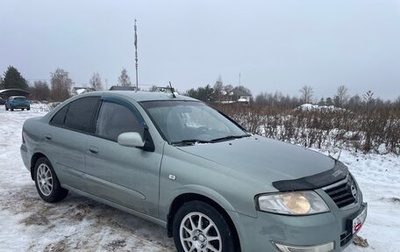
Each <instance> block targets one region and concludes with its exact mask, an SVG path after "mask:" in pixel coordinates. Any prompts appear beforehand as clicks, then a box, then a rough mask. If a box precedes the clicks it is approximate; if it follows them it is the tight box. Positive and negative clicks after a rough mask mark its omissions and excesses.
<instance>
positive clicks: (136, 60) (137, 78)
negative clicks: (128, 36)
mask: <svg viewBox="0 0 400 252" xmlns="http://www.w3.org/2000/svg"><path fill="white" fill-rule="evenodd" d="M135 62H136V90H139V74H138V53H137V27H136V19H135Z"/></svg>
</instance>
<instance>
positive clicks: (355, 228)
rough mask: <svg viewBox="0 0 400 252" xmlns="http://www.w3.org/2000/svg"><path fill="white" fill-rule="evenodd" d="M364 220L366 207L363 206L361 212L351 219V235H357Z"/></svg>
mask: <svg viewBox="0 0 400 252" xmlns="http://www.w3.org/2000/svg"><path fill="white" fill-rule="evenodd" d="M366 218H367V207H366V206H365V208H364V210H362V212H361V213H360V214H359V215H357V216H356V217H355V218H354V219H353V229H352V230H353V234H355V233H357V232H358V231H359V230H360V229H361V227H362V225H363V224H364V221H365V219H366Z"/></svg>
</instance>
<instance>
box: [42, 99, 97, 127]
mask: <svg viewBox="0 0 400 252" xmlns="http://www.w3.org/2000/svg"><path fill="white" fill-rule="evenodd" d="M98 102H99V97H85V98H81V99H79V100H75V101H73V102H71V103H70V104H67V105H66V106H64V107H63V108H62V109H60V110H59V111H58V112H57V113H56V114H55V115H54V116H53V118H52V119H51V121H50V124H52V125H54V126H60V127H65V128H69V129H73V130H77V131H84V132H93V130H94V127H93V118H94V115H95V114H96V112H97V111H96V109H97V105H98Z"/></svg>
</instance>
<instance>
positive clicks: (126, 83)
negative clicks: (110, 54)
mask: <svg viewBox="0 0 400 252" xmlns="http://www.w3.org/2000/svg"><path fill="white" fill-rule="evenodd" d="M118 82H119V84H120V85H121V86H123V87H130V86H132V83H131V79H130V78H129V76H128V72H127V71H126V69H125V68H123V69H122V71H121V75H120V76H119V77H118Z"/></svg>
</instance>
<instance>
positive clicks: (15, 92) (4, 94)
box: [0, 88, 29, 98]
mask: <svg viewBox="0 0 400 252" xmlns="http://www.w3.org/2000/svg"><path fill="white" fill-rule="evenodd" d="M19 95H21V96H26V95H29V92H28V91H26V90H23V89H17V88H10V89H2V90H0V96H2V97H4V98H6V97H9V96H19Z"/></svg>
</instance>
